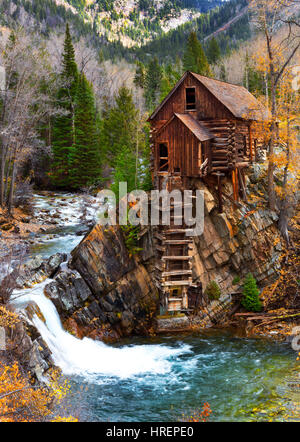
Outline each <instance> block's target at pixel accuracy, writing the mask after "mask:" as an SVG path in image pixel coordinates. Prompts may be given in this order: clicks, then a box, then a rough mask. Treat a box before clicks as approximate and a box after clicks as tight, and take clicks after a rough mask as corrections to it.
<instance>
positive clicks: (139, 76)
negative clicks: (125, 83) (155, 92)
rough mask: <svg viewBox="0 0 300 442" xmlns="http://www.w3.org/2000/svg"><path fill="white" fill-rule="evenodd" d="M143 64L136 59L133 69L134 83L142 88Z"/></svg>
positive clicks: (143, 79)
mask: <svg viewBox="0 0 300 442" xmlns="http://www.w3.org/2000/svg"><path fill="white" fill-rule="evenodd" d="M145 75H146V73H145V66H144V65H143V63H141V62H140V61H138V62H137V63H136V70H135V76H134V80H133V82H134V84H135V85H136V86H138V87H140V88H142V89H143V88H144V86H145Z"/></svg>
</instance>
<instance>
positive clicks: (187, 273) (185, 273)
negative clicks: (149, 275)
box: [162, 270, 192, 276]
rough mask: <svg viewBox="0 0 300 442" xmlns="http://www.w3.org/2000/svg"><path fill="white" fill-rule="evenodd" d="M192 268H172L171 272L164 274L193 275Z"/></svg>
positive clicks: (163, 274)
mask: <svg viewBox="0 0 300 442" xmlns="http://www.w3.org/2000/svg"><path fill="white" fill-rule="evenodd" d="M191 274H192V270H171V271H169V272H163V273H162V276H181V275H191Z"/></svg>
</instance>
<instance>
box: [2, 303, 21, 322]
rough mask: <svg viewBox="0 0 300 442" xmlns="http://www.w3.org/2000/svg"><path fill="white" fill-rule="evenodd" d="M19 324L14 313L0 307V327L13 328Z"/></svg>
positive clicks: (18, 319)
mask: <svg viewBox="0 0 300 442" xmlns="http://www.w3.org/2000/svg"><path fill="white" fill-rule="evenodd" d="M18 322H20V318H19V317H18V315H17V314H16V313H14V312H11V311H9V310H7V309H6V308H5V307H4V306H1V307H0V327H13V326H14V325H15V324H17V323H18Z"/></svg>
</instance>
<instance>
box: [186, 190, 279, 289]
mask: <svg viewBox="0 0 300 442" xmlns="http://www.w3.org/2000/svg"><path fill="white" fill-rule="evenodd" d="M197 187H198V188H199V189H202V190H203V191H204V194H205V218H204V232H203V234H202V235H201V236H199V237H195V240H194V247H193V251H192V254H193V256H194V266H193V277H194V278H195V279H196V278H197V279H198V280H200V281H201V282H202V285H203V287H204V288H205V287H206V285H207V284H208V282H209V281H212V280H214V281H216V282H217V283H218V284H219V286H220V288H221V290H222V292H223V293H228V294H229V293H230V292H232V291H235V290H236V286H233V285H232V281H233V279H234V278H235V277H237V276H239V277H240V278H241V280H242V278H243V277H244V276H245V275H246V274H247V273H249V272H251V273H252V274H253V275H254V277H255V278H256V280H257V281H258V283H259V285H260V286H261V287H263V286H265V285H267V284H269V283H270V282H272V280H273V279H274V278H275V277H276V273H277V271H278V269H279V259H278V258H279V256H280V254H281V250H282V245H281V240H280V235H279V231H278V229H277V226H276V221H277V215H276V214H275V213H274V212H271V211H268V210H264V209H257V210H251V209H249V207H248V206H246V205H245V204H241V203H240V204H239V205H238V207H237V206H235V205H234V204H233V203H232V201H230V200H229V199H226V198H224V201H223V202H224V206H223V213H218V207H217V201H216V198H215V197H214V196H213V195H212V193H211V192H210V191H209V190H208V189H207V188H206V187H205V186H204V185H202V184H201V183H199V184H198V186H197Z"/></svg>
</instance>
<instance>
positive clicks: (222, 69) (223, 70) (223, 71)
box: [220, 63, 227, 81]
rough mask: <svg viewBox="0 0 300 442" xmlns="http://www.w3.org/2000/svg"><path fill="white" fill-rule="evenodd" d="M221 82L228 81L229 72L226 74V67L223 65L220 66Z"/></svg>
mask: <svg viewBox="0 0 300 442" xmlns="http://www.w3.org/2000/svg"><path fill="white" fill-rule="evenodd" d="M220 80H221V81H227V72H226V68H225V65H224V64H223V63H222V64H221V66H220Z"/></svg>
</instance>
